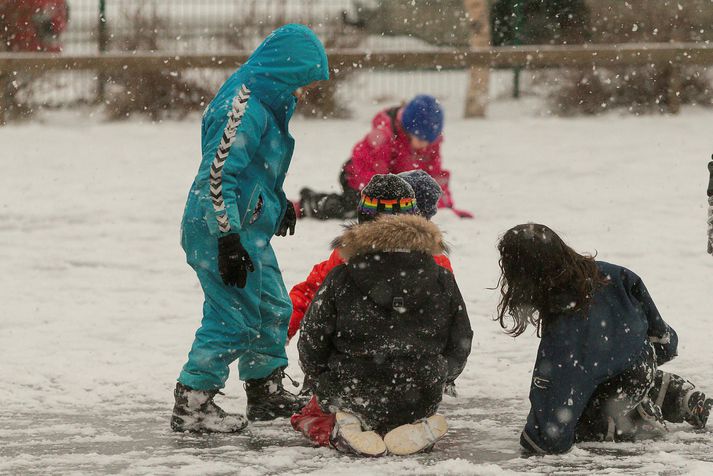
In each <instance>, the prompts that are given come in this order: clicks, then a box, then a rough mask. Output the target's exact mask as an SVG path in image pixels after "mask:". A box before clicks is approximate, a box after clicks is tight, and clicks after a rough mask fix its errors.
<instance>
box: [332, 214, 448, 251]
mask: <svg viewBox="0 0 713 476" xmlns="http://www.w3.org/2000/svg"><path fill="white" fill-rule="evenodd" d="M332 248H334V249H338V250H339V254H340V255H341V256H342V258H344V259H345V260H346V261H349V260H350V258H353V257H355V256H358V255H364V254H369V253H379V252H404V251H415V252H421V253H426V254H429V255H440V254H443V253H446V252H447V251H448V247H447V246H446V245H445V243H444V241H443V234H442V233H441V230H440V229H439V228H438V226H436V225H435V224H434V223H432V222H430V221H428V220H426V219H425V218H423V217H420V216H418V215H382V216H380V217H378V218H377V219H376V220H374V221H369V222H366V223H361V224H354V225H350V226H348V227H347V228H346V230H345V231H344V233H342V235H341V236H339V237H337V238H336V239H335V240H334V241H333V242H332Z"/></svg>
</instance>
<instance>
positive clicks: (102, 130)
mask: <svg viewBox="0 0 713 476" xmlns="http://www.w3.org/2000/svg"><path fill="white" fill-rule="evenodd" d="M447 104H448V102H447ZM447 107H448V111H449V113H450V114H449V116H448V123H447V125H446V142H445V144H444V157H445V164H446V166H447V167H448V168H450V169H451V170H452V172H453V181H452V184H453V185H452V187H453V190H454V195H455V200H456V203H457V205H458V206H460V207H462V208H465V209H469V210H471V211H473V212H474V213H475V214H476V216H477V218H476V219H475V220H471V221H461V220H458V219H457V218H456V217H455V216H453V215H451V214H449V213H448V212H447V211H442V212H441V213H440V214H439V215H438V216H437V217H436V220H435V221H436V222H437V223H438V224H439V225H440V226H442V228H443V229H444V230H445V232H446V234H447V238H448V240H449V242H450V244H451V246H452V261H453V264H454V268H455V273H456V277H457V279H458V281H459V284H460V287H461V291H462V293H463V295H464V298H465V299H466V302H467V305H468V310H469V313H470V317H471V321H472V324H473V328H474V331H475V339H474V347H473V352H472V354H471V357H470V360H469V365H468V366H467V368H466V370H465V372H464V374H463V375H462V376H461V378H460V379H459V380H458V382H457V384H458V390H459V392H460V396H459V397H458V398H457V399H453V398H450V397H446V399H445V401H444V404H443V406H442V411H443V413H444V414H445V415H446V416H447V418H448V419H449V421H450V424H451V428H452V431H451V432H450V433H449V434H448V435H447V437H446V438H445V439H444V440H443V442H441V443H440V444H439V445H437V446H436V449H435V450H434V451H433V452H432V453H430V454H425V455H419V456H417V457H413V458H395V457H387V458H382V459H378V460H363V459H357V458H352V457H348V456H343V455H340V454H338V453H336V452H334V451H331V450H328V449H324V448H322V449H313V448H310V447H309V446H308V445H307V443H306V441H305V440H303V439H302V438H301V437H300V436H299V435H298V434H297V433H295V432H293V431H292V429H291V428H290V426H289V422H288V421H287V420H278V421H275V422H270V423H260V424H255V425H252V426H251V428H250V430H249V431H248V432H247V433H244V434H241V435H232V436H231V435H228V436H221V435H212V436H192V435H178V434H174V433H172V432H170V430H169V426H168V421H169V416H170V411H171V407H172V404H173V396H172V390H173V387H174V385H175V378H176V377H177V375H178V372H179V370H180V368H181V366H182V365H183V363H184V361H185V358H186V355H187V352H188V349H189V347H190V344H191V342H192V338H193V333H194V332H195V330H196V328H197V326H198V324H199V321H200V312H201V304H202V293H201V290H200V288H199V285H198V281H197V279H196V277H195V275H194V274H193V272H192V270H191V269H190V268H189V267H188V265H186V264H185V259H184V255H183V252H182V250H181V249H180V246H179V225H180V218H181V214H182V211H183V206H184V200H185V197H186V194H187V192H188V189H189V186H190V184H191V181H192V179H193V176H194V173H195V171H196V169H197V166H198V151H199V118H198V117H192V118H190V119H189V120H186V121H182V122H166V123H162V124H158V125H156V124H150V123H140V122H136V121H133V122H127V123H113V124H111V123H101V122H100V121H98V120H97V119H96V118H91V117H81V116H79V115H75V114H62V115H59V116H58V115H53V116H49V117H47V118H46V119H45V120H44V122H43V123H34V124H28V125H20V126H9V127H4V128H1V129H0V146H1V150H2V160H1V161H0V165H1V173H0V262H1V263H2V273H0V297H1V299H0V302H1V303H2V305H1V306H0V309H1V311H0V314H1V315H0V362H2V363H1V364H0V380H1V381H2V382H3V383H2V385H0V402H1V408H2V410H0V473H7V474H33V473H35V474H82V473H114V472H121V473H124V474H251V475H252V474H257V475H263V474H301V473H307V472H311V473H315V474H334V473H336V472H339V473H340V474H376V473H379V474H398V473H410V474H517V473H524V472H528V473H530V472H531V473H544V474H588V473H607V474H706V475H709V474H711V473H713V455H712V454H711V452H710V448H711V445H712V444H713V436H712V435H711V433H710V432H708V431H704V432H698V433H697V432H694V431H693V430H692V429H690V427H688V426H686V425H674V426H672V429H673V430H674V431H672V432H671V433H670V434H669V435H667V437H666V438H664V439H663V440H659V441H656V442H650V441H645V442H639V443H633V444H621V445H614V444H586V445H581V446H579V447H577V448H575V449H574V450H573V451H572V452H570V453H568V454H566V455H562V456H549V457H544V458H529V459H524V458H521V457H520V453H519V447H518V437H519V432H520V430H521V428H522V425H523V424H524V419H525V416H526V414H527V411H528V409H529V404H528V401H527V395H528V390H529V384H530V375H531V369H532V364H533V361H534V355H535V350H536V347H537V338H536V337H535V336H534V335H533V333H531V332H527V333H526V334H525V335H523V336H522V337H520V338H518V339H517V340H513V339H512V338H510V337H508V336H506V335H505V334H503V333H502V331H501V330H500V328H499V326H498V324H497V323H495V322H493V321H492V318H493V316H494V315H495V307H496V303H497V297H498V296H497V292H496V291H494V290H492V289H488V288H492V287H494V286H495V284H496V282H497V278H498V268H497V254H496V249H495V244H496V242H497V239H498V236H499V235H500V234H501V233H502V232H504V231H505V230H506V229H508V228H509V227H510V226H513V225H515V224H518V223H522V222H527V221H537V222H542V223H545V224H548V225H550V226H552V227H553V228H554V229H555V230H557V231H559V232H561V233H562V235H563V236H564V237H565V238H566V240H567V241H568V242H569V243H570V244H571V245H572V246H573V247H574V248H575V249H577V250H579V251H591V252H594V251H598V253H599V258H600V259H603V260H607V261H612V262H615V263H618V264H622V265H624V266H627V267H630V268H632V269H633V270H634V271H636V272H637V273H638V274H639V275H641V276H642V277H643V279H644V281H645V283H646V284H647V286H648V288H649V290H650V291H651V293H652V295H653V297H654V299H655V301H656V303H657V304H658V307H659V309H660V311H661V312H662V314H663V315H664V317H665V318H666V319H667V321H668V322H669V323H670V324H671V325H673V326H674V327H675V328H676V330H677V331H678V333H679V336H680V339H681V345H680V357H679V358H677V359H676V360H675V361H674V362H672V363H671V364H669V365H667V367H668V368H669V369H670V370H672V371H675V372H679V373H681V374H682V375H684V376H686V377H688V378H690V379H691V380H693V381H694V382H696V383H698V384H699V385H700V386H701V387H703V389H705V390H708V391H710V392H711V393H713V366H712V365H711V364H713V359H712V358H711V351H710V349H711V346H710V342H711V338H713V331H712V330H711V322H712V321H711V317H712V316H711V312H713V311H712V310H713V293H711V289H712V288H713V258H711V257H710V256H708V255H706V253H705V216H706V209H705V207H704V206H705V197H704V195H705V194H704V190H705V186H706V181H707V177H706V162H707V160H708V157H709V155H710V153H711V151H713V144H712V142H713V140H712V139H711V137H712V136H711V134H710V130H711V123H712V121H713V113H711V112H703V111H698V110H689V111H686V112H685V113H684V114H682V115H680V116H678V117H664V116H649V117H640V118H637V117H628V116H627V117H622V116H618V115H606V116H603V117H599V118H580V119H568V120H564V119H556V118H550V117H543V116H541V115H536V114H534V113H533V111H532V108H530V105H529V103H528V102H527V101H525V102H523V103H519V104H514V103H511V102H507V101H505V102H499V103H496V104H495V105H494V106H493V109H492V111H491V117H490V118H489V119H488V120H484V121H483V120H469V121H467V120H463V119H459V118H458V115H459V111H458V108H457V107H451V106H447ZM375 110H376V106H373V107H372V106H367V107H364V110H360V111H357V116H356V117H355V118H354V119H351V120H341V121H336V120H335V121H318V120H303V119H295V120H294V122H293V125H292V133H293V135H294V136H295V138H296V140H297V148H296V151H295V157H294V160H293V165H292V168H291V170H290V174H289V176H288V178H287V182H286V188H287V191H288V194H289V195H290V196H292V197H295V196H296V195H297V192H298V190H299V189H300V188H301V187H303V186H306V185H309V186H312V187H315V188H325V189H326V188H332V189H334V188H335V187H336V176H337V173H338V168H339V166H340V165H341V163H342V162H343V160H344V159H345V158H346V157H347V155H348V154H349V151H350V149H351V147H352V145H353V144H354V142H355V141H356V140H358V139H359V138H361V136H362V135H363V134H364V133H365V132H366V131H367V127H368V121H369V120H370V115H371V114H372V113H373V112H374V111H375ZM339 230H340V224H339V223H338V222H335V221H333V222H326V223H322V222H316V221H301V222H299V223H298V227H297V234H296V236H293V237H288V238H277V237H276V238H275V239H274V241H273V243H274V244H275V248H276V250H277V254H278V259H279V260H280V263H281V266H282V268H283V270H284V277H285V282H286V283H287V285H288V287H290V286H292V285H293V284H295V283H296V282H298V281H299V280H301V279H303V278H304V277H305V276H306V274H307V273H308V272H309V270H310V269H311V267H312V265H313V264H314V263H316V262H318V261H320V260H323V259H325V258H326V257H327V256H328V253H329V250H328V243H329V241H330V240H331V239H332V238H333V237H334V236H335V235H336V234H338V233H339ZM288 353H289V355H290V358H291V359H292V363H291V364H290V368H289V369H288V373H290V374H291V375H293V376H294V377H301V376H302V375H301V372H300V370H299V368H298V366H297V352H296V346H295V343H294V342H293V343H292V345H291V346H290V347H289V349H288ZM225 392H226V396H224V397H218V399H217V401H218V402H219V403H220V404H222V405H223V406H224V408H226V409H227V410H234V411H244V407H245V397H244V393H243V390H242V387H241V385H240V383H239V382H238V381H237V377H233V378H231V379H230V380H229V382H228V386H227V388H226V389H225Z"/></svg>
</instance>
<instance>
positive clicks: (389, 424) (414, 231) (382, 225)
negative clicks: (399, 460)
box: [293, 215, 473, 456]
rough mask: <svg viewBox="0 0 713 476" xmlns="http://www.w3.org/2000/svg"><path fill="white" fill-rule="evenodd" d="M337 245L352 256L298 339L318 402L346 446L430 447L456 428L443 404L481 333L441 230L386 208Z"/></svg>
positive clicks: (358, 449) (373, 449) (360, 450)
mask: <svg viewBox="0 0 713 476" xmlns="http://www.w3.org/2000/svg"><path fill="white" fill-rule="evenodd" d="M335 247H336V248H337V249H339V250H340V253H341V254H342V256H344V258H345V259H346V261H347V263H346V264H342V265H339V266H337V267H336V268H334V269H333V270H332V272H331V273H330V274H329V275H328V277H327V279H326V281H325V282H324V284H323V285H322V287H321V288H320V290H319V291H318V294H317V296H316V297H315V300H314V301H313V303H312V305H311V306H310V308H309V309H308V311H307V314H306V316H305V319H304V321H303V322H302V329H301V332H300V340H299V343H298V348H299V352H300V365H301V366H302V368H303V370H304V371H305V374H309V375H313V376H315V377H316V384H315V395H316V402H315V401H314V400H313V402H311V403H312V405H313V406H314V405H315V404H318V405H319V408H320V409H321V410H322V411H324V412H325V413H326V412H328V413H331V414H333V415H334V420H335V422H334V426H333V431H332V432H331V435H330V438H329V440H330V443H331V445H332V446H333V447H335V448H337V449H339V450H343V451H348V452H353V453H357V454H363V455H369V456H378V455H381V454H385V453H386V452H387V451H388V452H389V453H391V454H411V453H415V452H418V451H422V450H424V449H427V448H429V447H431V446H433V444H434V443H435V442H436V441H437V440H438V439H440V438H441V437H442V436H443V435H444V434H445V432H446V429H447V424H446V422H445V419H443V417H442V416H441V415H438V414H437V413H436V411H437V409H438V406H439V403H440V401H441V398H442V394H443V388H444V384H445V383H446V382H448V381H453V380H454V379H455V378H456V377H457V376H458V375H459V374H460V373H461V371H462V370H463V368H464V366H465V363H466V360H467V358H468V355H469V353H470V347H471V340H472V336H473V332H472V330H471V327H470V321H469V319H468V314H467V312H466V309H465V303H464V302H463V298H462V297H461V294H460V291H459V289H458V285H457V284H456V282H455V279H454V278H453V275H452V274H451V273H450V272H449V271H447V270H446V269H444V268H443V267H441V266H438V265H437V264H436V263H435V261H434V260H433V256H434V255H439V254H441V253H443V252H444V251H445V247H444V245H443V241H442V236H441V233H440V230H439V229H438V227H437V226H436V225H435V224H433V223H431V222H429V221H427V220H426V219H424V218H422V217H419V216H413V215H393V216H382V217H379V218H377V219H376V220H374V221H371V222H367V223H363V224H360V225H355V226H352V227H350V228H348V229H347V230H346V231H345V232H344V234H343V235H342V236H341V237H339V238H338V239H337V240H336V241H335ZM293 425H294V423H293ZM296 428H297V426H296ZM372 430H373V431H372ZM303 433H305V434H307V432H305V431H303ZM308 436H309V435H308ZM382 436H383V438H382ZM310 438H312V437H311V436H310ZM312 439H313V440H314V438H312Z"/></svg>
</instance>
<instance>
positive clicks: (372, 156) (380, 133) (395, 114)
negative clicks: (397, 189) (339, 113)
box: [296, 95, 473, 220]
mask: <svg viewBox="0 0 713 476" xmlns="http://www.w3.org/2000/svg"><path fill="white" fill-rule="evenodd" d="M442 131H443V108H442V107H441V105H440V104H439V103H438V101H436V99H435V98H434V97H433V96H428V95H419V96H416V97H415V98H413V99H412V100H411V101H410V102H409V103H408V104H406V105H405V106H397V107H392V108H390V109H386V110H384V111H381V112H379V113H378V114H377V115H376V116H375V117H374V119H373V120H372V130H371V132H369V133H368V134H367V135H366V137H364V139H362V140H361V141H360V142H359V143H358V144H356V145H355V146H354V149H353V150H352V156H351V158H350V159H349V160H348V161H347V162H346V163H345V164H344V165H343V166H342V170H341V173H340V176H339V182H340V185H341V186H342V189H343V192H342V193H341V194H340V193H319V192H314V191H313V190H310V189H309V188H304V189H302V191H301V192H300V201H299V205H298V206H296V208H299V216H302V217H314V218H318V219H322V220H327V219H331V218H340V219H345V218H354V213H355V211H354V210H355V209H356V204H357V202H358V201H359V196H360V192H361V190H362V189H363V188H364V187H365V186H366V184H367V183H369V180H371V178H372V177H373V176H374V175H376V174H389V173H392V174H398V173H401V172H405V171H408V170H414V169H421V170H424V171H425V172H427V173H428V174H429V175H430V176H431V177H433V178H434V179H435V180H436V181H437V182H438V185H440V187H441V189H442V190H443V196H442V197H441V200H440V202H439V203H438V206H439V208H450V209H452V210H453V211H454V212H455V213H456V214H457V215H458V216H460V217H461V218H472V217H473V215H472V214H470V213H469V212H467V211H464V210H458V209H456V208H455V207H454V204H453V196H452V194H451V190H450V186H449V179H450V172H449V171H448V170H445V169H444V168H443V166H442V163H441V162H442V160H441V143H442V142H443V134H442Z"/></svg>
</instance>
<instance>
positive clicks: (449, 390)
mask: <svg viewBox="0 0 713 476" xmlns="http://www.w3.org/2000/svg"><path fill="white" fill-rule="evenodd" d="M443 395H448V396H449V397H453V398H456V397H458V391H457V390H456V383H455V382H454V381H453V380H451V381H450V382H446V383H445V385H443Z"/></svg>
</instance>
